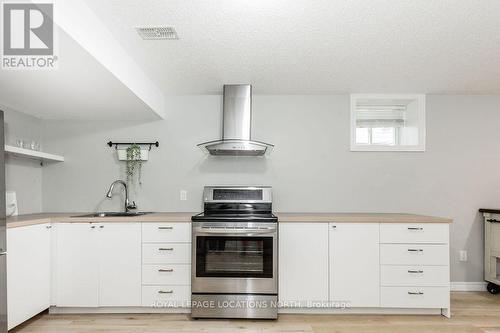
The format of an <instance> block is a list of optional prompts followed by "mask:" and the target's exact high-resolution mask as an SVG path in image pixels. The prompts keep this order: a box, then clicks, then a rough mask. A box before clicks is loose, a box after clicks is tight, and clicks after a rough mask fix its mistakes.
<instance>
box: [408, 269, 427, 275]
mask: <svg viewBox="0 0 500 333" xmlns="http://www.w3.org/2000/svg"><path fill="white" fill-rule="evenodd" d="M408 273H411V274H423V273H424V271H423V270H420V269H419V270H416V269H409V270H408Z"/></svg>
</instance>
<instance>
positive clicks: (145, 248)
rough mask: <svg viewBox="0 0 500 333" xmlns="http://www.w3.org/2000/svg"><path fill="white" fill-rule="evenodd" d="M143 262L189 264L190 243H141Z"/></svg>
mask: <svg viewBox="0 0 500 333" xmlns="http://www.w3.org/2000/svg"><path fill="white" fill-rule="evenodd" d="M142 263H143V264H190V263H191V244H189V243H155V244H142Z"/></svg>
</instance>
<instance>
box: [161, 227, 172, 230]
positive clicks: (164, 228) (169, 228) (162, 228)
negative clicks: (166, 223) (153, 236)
mask: <svg viewBox="0 0 500 333" xmlns="http://www.w3.org/2000/svg"><path fill="white" fill-rule="evenodd" d="M173 228H174V227H158V229H159V230H172V229H173Z"/></svg>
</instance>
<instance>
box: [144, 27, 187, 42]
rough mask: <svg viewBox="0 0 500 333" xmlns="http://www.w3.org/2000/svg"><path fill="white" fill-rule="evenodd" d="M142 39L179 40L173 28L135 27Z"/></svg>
mask: <svg viewBox="0 0 500 333" xmlns="http://www.w3.org/2000/svg"><path fill="white" fill-rule="evenodd" d="M135 30H137V33H138V34H139V36H141V37H142V39H179V36H177V31H175V28H174V27H160V26H156V27H135Z"/></svg>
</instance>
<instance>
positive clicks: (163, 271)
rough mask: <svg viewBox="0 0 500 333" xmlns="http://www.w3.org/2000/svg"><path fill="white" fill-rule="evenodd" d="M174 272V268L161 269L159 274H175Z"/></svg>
mask: <svg viewBox="0 0 500 333" xmlns="http://www.w3.org/2000/svg"><path fill="white" fill-rule="evenodd" d="M173 271H174V269H173V268H167V269H163V268H160V269H159V270H158V272H160V273H167V272H173Z"/></svg>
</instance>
